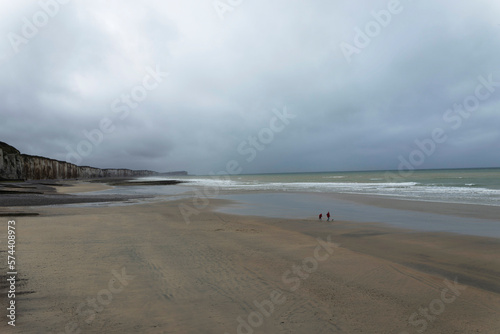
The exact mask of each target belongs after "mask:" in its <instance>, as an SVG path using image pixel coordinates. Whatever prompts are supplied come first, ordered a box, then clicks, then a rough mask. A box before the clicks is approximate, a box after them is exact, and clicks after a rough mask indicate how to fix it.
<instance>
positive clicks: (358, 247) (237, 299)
mask: <svg viewBox="0 0 500 334" xmlns="http://www.w3.org/2000/svg"><path fill="white" fill-rule="evenodd" d="M72 184H73V187H64V191H63V192H64V193H67V194H69V193H72V192H80V191H85V190H105V189H109V186H107V185H105V184H97V185H96V184H94V185H92V184H90V183H87V182H84V183H75V182H72ZM55 188H56V189H57V188H59V187H55ZM54 196H55V195H54ZM83 198H86V197H83ZM344 199H345V198H344ZM351 200H353V199H352V198H351ZM356 200H357V201H358V202H363V201H364V202H365V204H366V203H367V202H374V201H375V202H376V203H371V204H376V205H378V206H380V207H383V206H390V207H397V206H398V205H400V206H402V207H404V206H411V208H412V209H413V210H417V211H418V210H422V211H432V210H436V211H439V208H438V207H439V206H440V205H441V206H442V204H440V203H435V204H434V205H433V206H432V205H431V206H430V209H429V206H426V208H427V209H425V210H424V209H421V208H419V206H418V205H410V204H409V202H405V201H400V203H399V204H398V202H397V201H394V200H384V198H376V199H374V198H373V197H368V196H365V197H363V196H358V198H357V199H356ZM227 204H230V201H228V200H223V199H215V198H214V199H210V201H209V203H206V205H204V207H203V208H200V209H199V210H197V211H198V212H197V214H196V215H192V216H191V217H190V219H189V220H186V219H185V215H184V216H183V215H182V214H181V211H180V207H186V206H192V205H193V198H188V197H187V198H183V199H180V200H174V201H154V202H149V203H148V202H146V203H142V204H135V205H126V206H102V207H90V208H89V207H85V206H82V207H78V206H77V207H67V206H36V207H29V208H28V207H27V208H24V207H14V208H5V207H4V208H2V211H3V212H8V211H9V210H10V211H12V209H15V210H16V211H25V212H32V213H35V212H36V213H37V214H39V215H38V216H34V217H23V216H19V217H10V218H9V217H2V220H3V221H4V223H3V224H2V226H4V231H2V232H0V236H1V239H0V240H1V241H2V243H1V245H2V246H1V250H2V252H1V253H0V256H2V257H4V258H5V261H4V260H2V261H1V262H0V263H1V265H0V275H2V276H5V273H6V272H7V268H6V263H7V261H6V260H7V253H6V250H7V249H6V247H5V246H6V240H7V238H6V237H7V233H6V232H7V227H6V225H7V221H8V220H15V221H16V236H17V249H16V259H17V270H18V282H17V284H16V285H17V286H16V288H17V294H16V298H15V300H16V322H15V323H16V326H15V327H12V326H10V325H8V321H9V319H8V318H7V317H6V316H3V317H2V320H1V322H0V331H1V332H2V333H4V332H6V333H11V332H12V333H254V332H255V333H424V332H425V333H498V328H500V319H499V317H498V314H500V283H499V280H498V278H499V277H500V259H499V258H498V254H499V250H500V239H498V238H488V237H479V236H471V235H460V234H454V233H444V232H426V231H415V230H409V229H398V228H395V227H391V226H387V225H384V224H378V223H366V222H356V221H347V220H335V221H334V222H326V221H324V220H323V221H318V220H317V218H316V219H290V218H269V217H261V216H249V215H235V214H227V213H221V212H219V211H218V210H219V209H220V208H221V207H224V206H226V205H227ZM452 206H453V204H447V205H446V206H445V207H446V210H448V211H450V214H451V213H453V214H454V215H456V216H458V215H462V217H467V215H476V218H478V217H477V216H480V215H481V214H484V215H494V214H495V210H497V209H494V208H493V209H491V210H492V211H488V212H487V213H486V211H484V212H483V213H481V211H478V212H476V213H475V214H474V213H473V212H474V210H473V209H472V208H469V209H464V206H463V205H455V209H456V210H453V207H452ZM405 209H407V208H405ZM464 210H465V211H467V212H468V213H467V212H465V213H464ZM471 212H472V213H471ZM483 218H487V217H483ZM2 281H5V279H4V277H2ZM5 288H6V286H2V291H3V293H2V294H1V295H0V302H1V303H2V305H7V304H6V303H7V293H6V292H5V291H6V289H5ZM3 309H4V312H7V311H6V310H5V308H3Z"/></svg>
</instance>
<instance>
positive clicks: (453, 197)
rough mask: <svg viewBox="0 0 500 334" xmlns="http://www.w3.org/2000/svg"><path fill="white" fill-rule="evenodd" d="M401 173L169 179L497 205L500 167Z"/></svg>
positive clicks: (208, 185) (218, 186)
mask: <svg viewBox="0 0 500 334" xmlns="http://www.w3.org/2000/svg"><path fill="white" fill-rule="evenodd" d="M406 174H410V173H406ZM403 176H404V177H403ZM403 176H401V175H399V174H398V172H397V171H396V172H384V171H374V172H372V171H370V172H326V173H292V174H256V175H233V176H185V177H174V178H175V179H182V180H185V181H188V182H189V183H187V184H185V187H192V186H194V187H197V188H200V189H205V190H206V192H207V193H210V192H216V191H217V190H220V191H222V190H223V191H225V192H226V193H227V192H228V193H233V192H234V193H238V192H241V191H244V192H245V193H248V192H263V191H265V192H310V193H355V194H374V195H381V196H391V197H397V198H401V199H412V200H420V201H433V202H450V203H467V204H482V205H494V206H500V169H450V170H420V171H414V172H412V173H411V174H410V175H403ZM150 179H151V178H150ZM153 179H164V178H153Z"/></svg>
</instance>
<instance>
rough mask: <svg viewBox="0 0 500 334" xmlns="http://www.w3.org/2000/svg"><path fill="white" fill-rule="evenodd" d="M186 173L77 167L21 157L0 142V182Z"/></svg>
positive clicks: (25, 155) (39, 158)
mask: <svg viewBox="0 0 500 334" xmlns="http://www.w3.org/2000/svg"><path fill="white" fill-rule="evenodd" d="M176 175H188V173H187V172H186V171H176V172H167V173H159V172H155V171H150V170H131V169H123V168H119V169H115V168H106V169H101V168H95V167H89V166H77V165H75V164H72V163H69V162H66V161H59V160H55V159H50V158H45V157H39V156H33V155H27V154H21V152H19V150H17V149H16V148H15V147H12V146H10V145H9V144H6V143H4V142H1V141H0V180H49V179H95V178H111V177H114V178H116V177H140V176H176Z"/></svg>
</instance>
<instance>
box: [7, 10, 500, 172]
mask: <svg viewBox="0 0 500 334" xmlns="http://www.w3.org/2000/svg"><path fill="white" fill-rule="evenodd" d="M230 3H232V4H233V5H230ZM214 4H217V5H218V6H214ZM0 13H2V14H0V15H1V16H2V19H1V20H0V22H1V23H0V35H1V36H3V38H2V39H1V40H0V70H1V73H2V76H0V103H1V104H0V113H1V114H0V115H1V120H2V121H1V123H0V140H1V141H5V142H8V143H9V144H11V145H13V146H15V147H16V148H18V149H19V150H21V151H22V152H23V153H28V154H36V155H44V156H48V157H51V158H56V159H60V160H68V158H70V159H72V160H78V161H73V162H79V163H80V164H82V165H92V166H96V167H101V168H106V167H124V168H134V169H153V170H158V171H169V170H188V171H190V172H191V173H197V174H207V173H209V172H217V171H221V170H225V169H226V168H227V166H226V165H227V162H228V161H232V160H235V161H237V162H238V163H239V164H240V165H241V167H242V169H243V170H242V171H243V173H258V172H292V171H330V170H370V169H397V168H398V166H399V164H400V163H401V159H406V160H408V161H410V160H411V159H413V160H411V161H412V163H413V164H414V166H415V167H418V168H452V167H493V166H499V165H500V159H499V156H498V154H497V152H498V148H499V142H500V132H499V130H498V129H499V128H500V127H499V125H500V113H499V111H500V66H499V65H500V61H499V59H500V57H499V56H498V55H499V51H500V20H499V19H498V17H500V15H499V14H500V5H498V4H496V3H494V2H492V1H481V0H479V1H475V2H473V3H472V2H469V1H458V2H457V1H451V0H448V1H445V0H440V1H434V2H432V3H430V2H428V1H415V0H414V1H410V0H400V1H397V0H391V1H371V2H370V3H369V4H367V3H366V1H361V0H359V1H349V2H346V1H344V2H341V1H320V0H316V1H308V2H305V1H297V0H291V1H290V0H286V1H285V0H277V1H272V2H269V1H262V0H256V1H240V2H238V1H227V0H222V1H212V0H209V1H182V2H179V1H166V2H161V1H152V0H149V1H142V2H140V3H139V2H134V1H106V2H102V1H97V0H94V1H83V0H82V1H79V0H73V1H68V0H64V1H63V0H60V1H57V0H41V1H39V2H38V3H37V2H31V1H27V0H25V1H18V2H15V3H14V4H12V3H11V2H7V3H5V4H1V5H0ZM221 17H222V18H221ZM346 50H347V51H346ZM167 72H168V75H166V73H167ZM155 73H156V75H155ZM485 81H486V84H485V83H484V82H485ZM488 81H489V83H488ZM478 90H479V94H480V97H481V98H479V97H477V96H476V95H477V91H478ZM486 95H488V96H487V97H486ZM474 97H476V98H475V99H474ZM483 97H484V98H483ZM476 100H477V103H476ZM460 104H462V105H464V104H465V105H464V107H463V108H462V109H460V107H459V106H458V107H457V105H460ZM285 109H286V110H287V112H288V114H290V115H293V116H295V117H294V118H293V119H292V118H290V120H289V122H288V124H286V122H284V123H279V122H278V121H275V124H274V129H273V126H272V124H271V122H273V118H276V111H277V110H278V111H280V112H281V113H283V110H285ZM459 123H460V124H459ZM281 125H283V127H282V126H281ZM278 129H281V130H280V131H275V130H278ZM436 129H441V130H442V131H443V134H442V136H441V137H442V139H443V138H446V139H444V140H441V142H436V141H435V140H434V139H433V132H434V131H435V130H436ZM269 130H270V131H271V132H272V133H271V132H270V131H269ZM99 133H101V134H102V136H101V135H100V134H99ZM271 134H272V136H271ZM252 138H255V140H256V142H255V141H254V144H253V146H252ZM429 140H432V141H433V143H434V147H432V145H433V144H432V143H431V142H429ZM419 143H420V144H419ZM422 143H423V144H422ZM425 143H427V146H425V145H424V144H425ZM419 145H420V146H419ZM251 147H253V148H254V150H255V152H256V153H257V154H252V155H250V154H248V153H247V154H242V151H244V150H245V149H249V148H251ZM417 151H419V152H422V153H423V155H422V154H419V153H415V152H417ZM69 152H73V154H69ZM245 152H248V151H245ZM76 155H78V156H79V159H78V158H77V157H76ZM250 157H253V159H249V158H250ZM419 159H420V160H419ZM249 160H250V161H249Z"/></svg>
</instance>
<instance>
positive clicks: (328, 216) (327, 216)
mask: <svg viewBox="0 0 500 334" xmlns="http://www.w3.org/2000/svg"><path fill="white" fill-rule="evenodd" d="M326 218H328V219H327V220H326V221H328V222H329V221H330V211H328V213H327V214H326Z"/></svg>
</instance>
